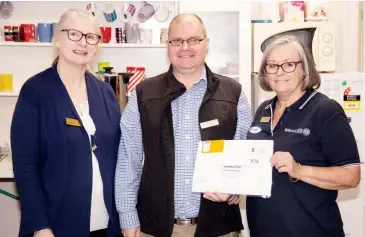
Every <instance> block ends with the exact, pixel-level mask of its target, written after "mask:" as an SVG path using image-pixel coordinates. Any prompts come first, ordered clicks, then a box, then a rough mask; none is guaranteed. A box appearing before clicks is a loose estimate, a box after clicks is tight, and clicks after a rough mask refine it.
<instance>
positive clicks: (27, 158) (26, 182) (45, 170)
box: [11, 65, 120, 237]
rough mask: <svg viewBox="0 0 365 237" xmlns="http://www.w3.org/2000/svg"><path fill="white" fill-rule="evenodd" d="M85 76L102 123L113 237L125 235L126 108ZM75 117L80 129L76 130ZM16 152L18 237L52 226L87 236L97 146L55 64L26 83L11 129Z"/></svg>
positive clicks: (61, 234) (93, 112) (66, 236)
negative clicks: (121, 173) (119, 181)
mask: <svg viewBox="0 0 365 237" xmlns="http://www.w3.org/2000/svg"><path fill="white" fill-rule="evenodd" d="M85 77H86V87H87V94H88V100H89V107H90V116H91V117H92V118H93V121H94V123H95V126H96V133H95V138H93V144H95V145H96V147H97V148H96V150H95V151H94V153H95V155H96V157H97V159H98V162H99V166H100V173H101V178H102V181H103V187H104V201H105V205H106V208H107V211H108V214H109V225H108V236H115V235H116V234H118V233H120V228H119V220H118V215H117V212H116V208H115V201H114V175H115V166H116V161H117V152H118V144H119V140H120V126H119V121H120V108H119V105H118V102H117V100H116V97H115V94H114V91H113V90H112V88H111V87H110V85H108V84H107V83H105V82H102V81H100V80H98V79H97V78H95V77H94V76H92V75H91V74H89V73H86V75H85ZM66 119H68V122H67V123H66ZM70 119H73V120H70ZM76 120H77V121H79V123H80V124H81V126H75V125H77V121H76ZM70 121H73V122H70ZM75 121H76V124H75V123H74V122H75ZM11 148H12V155H13V166H14V175H15V182H16V186H17V189H18V193H19V197H20V207H21V223H20V231H19V236H33V232H34V231H36V230H40V229H43V228H51V229H52V231H53V233H54V234H55V236H57V237H88V236H89V233H90V206H91V192H92V158H91V147H90V142H89V137H88V134H87V133H86V130H85V129H84V128H83V127H82V122H81V119H80V118H79V116H78V113H77V112H76V109H75V107H74V105H73V103H72V101H71V98H70V97H69V95H68V93H67V90H66V88H65V86H64V84H63V83H62V81H61V78H60V77H59V75H58V72H57V67H56V65H55V66H53V67H51V68H48V69H46V70H45V71H43V72H41V73H39V74H37V75H35V76H33V77H32V78H30V79H29V80H28V81H26V82H25V84H24V85H23V87H22V89H21V91H20V94H19V99H18V101H17V104H16V107H15V111H14V115H13V120H12V125H11Z"/></svg>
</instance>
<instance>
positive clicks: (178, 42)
mask: <svg viewBox="0 0 365 237" xmlns="http://www.w3.org/2000/svg"><path fill="white" fill-rule="evenodd" d="M204 39H205V37H204V38H202V39H199V38H197V37H194V38H189V39H186V40H183V39H174V40H170V41H169V43H170V44H171V45H172V46H181V45H183V44H184V41H186V42H187V43H188V45H196V44H199V43H200V42H201V41H203V40H204Z"/></svg>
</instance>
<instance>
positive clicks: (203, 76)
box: [172, 66, 207, 84]
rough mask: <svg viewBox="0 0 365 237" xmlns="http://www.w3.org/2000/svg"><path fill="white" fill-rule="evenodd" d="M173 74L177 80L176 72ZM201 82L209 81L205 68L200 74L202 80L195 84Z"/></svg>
mask: <svg viewBox="0 0 365 237" xmlns="http://www.w3.org/2000/svg"><path fill="white" fill-rule="evenodd" d="M172 73H173V74H174V76H175V78H176V75H175V72H174V71H172ZM201 80H204V81H205V82H206V81H207V69H206V68H205V66H204V67H203V70H202V71H201V73H200V80H199V81H197V82H195V83H194V84H197V83H199V82H200V81H201Z"/></svg>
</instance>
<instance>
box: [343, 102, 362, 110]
mask: <svg viewBox="0 0 365 237" xmlns="http://www.w3.org/2000/svg"><path fill="white" fill-rule="evenodd" d="M343 108H344V110H347V111H349V110H350V111H360V101H358V100H357V101H344V102H343Z"/></svg>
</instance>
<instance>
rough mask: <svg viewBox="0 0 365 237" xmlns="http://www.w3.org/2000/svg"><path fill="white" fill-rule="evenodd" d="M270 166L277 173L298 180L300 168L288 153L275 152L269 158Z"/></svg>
mask: <svg viewBox="0 0 365 237" xmlns="http://www.w3.org/2000/svg"><path fill="white" fill-rule="evenodd" d="M270 162H271V166H272V167H275V168H276V169H277V170H278V171H279V173H288V175H289V176H290V177H292V178H295V179H297V178H299V176H300V167H299V164H298V163H297V162H296V161H295V160H294V158H293V156H292V155H291V154H290V153H289V152H281V151H277V152H275V153H274V155H273V156H272V157H271V160H270Z"/></svg>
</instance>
